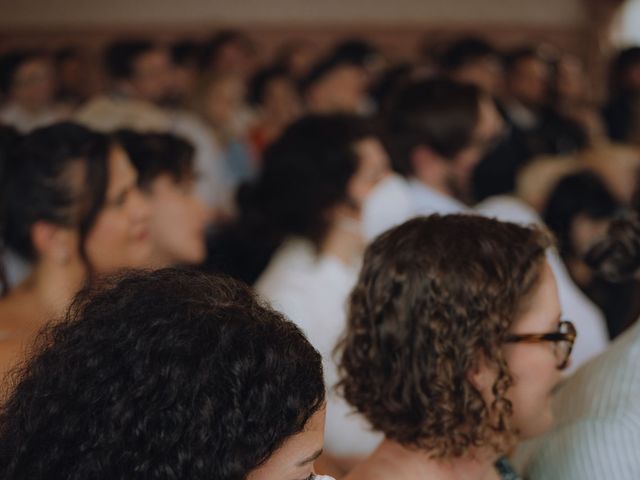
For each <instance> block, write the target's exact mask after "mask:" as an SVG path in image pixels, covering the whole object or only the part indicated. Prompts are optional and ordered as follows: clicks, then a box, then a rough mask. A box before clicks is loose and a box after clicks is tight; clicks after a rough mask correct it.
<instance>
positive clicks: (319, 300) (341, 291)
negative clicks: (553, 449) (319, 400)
mask: <svg viewBox="0 0 640 480" xmlns="http://www.w3.org/2000/svg"><path fill="white" fill-rule="evenodd" d="M357 274H358V265H354V266H353V267H352V268H349V267H347V266H346V265H344V264H343V263H342V262H341V261H340V260H338V259H337V258H333V257H329V256H324V257H318V256H317V255H316V252H315V249H314V247H313V245H312V244H311V243H310V242H308V241H306V240H302V239H299V238H296V239H290V240H288V241H287V242H286V243H285V244H284V245H283V246H282V247H281V248H280V249H279V250H278V251H277V252H276V255H275V256H274V257H273V258H272V260H271V262H270V263H269V266H268V267H267V269H266V271H265V272H264V273H263V274H262V276H261V277H260V278H259V279H258V281H257V283H256V290H257V291H258V292H259V293H260V294H261V295H262V296H264V297H265V298H266V299H267V300H269V301H270V302H271V303H272V304H273V306H274V308H276V309H277V310H279V311H281V312H282V313H284V314H285V315H286V316H287V317H288V318H289V319H291V320H292V321H293V322H294V323H296V324H297V325H298V326H299V327H300V328H301V329H302V330H303V331H304V333H305V334H306V336H307V338H308V339H309V341H310V342H311V344H312V345H313V346H314V347H315V348H316V349H318V351H319V352H320V353H321V355H322V359H323V366H324V374H325V382H326V384H327V423H326V429H325V448H326V449H327V450H328V451H329V452H331V453H333V454H337V455H368V454H369V453H371V452H372V451H373V450H374V449H375V448H376V447H377V445H378V443H379V442H380V441H381V440H382V435H381V434H376V433H373V432H370V431H369V427H368V424H367V422H366V421H365V420H364V418H362V417H360V416H358V415H356V414H351V407H349V406H348V404H347V403H346V402H345V401H344V400H343V399H342V398H341V397H338V396H337V395H336V393H335V392H334V391H333V387H334V385H335V384H336V382H337V380H338V372H337V367H336V364H335V362H334V360H333V357H332V355H333V349H334V347H335V346H336V343H337V341H338V339H339V338H340V335H341V334H342V332H343V330H344V328H345V322H346V302H347V298H348V296H349V293H350V292H351V289H352V288H353V286H354V285H355V283H356V280H357Z"/></svg>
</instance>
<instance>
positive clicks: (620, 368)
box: [517, 322, 640, 480]
mask: <svg viewBox="0 0 640 480" xmlns="http://www.w3.org/2000/svg"><path fill="white" fill-rule="evenodd" d="M639 366H640V322H637V323H636V325H635V326H634V327H632V328H631V329H630V330H629V331H628V332H626V333H624V334H623V335H622V336H620V337H619V338H617V339H616V341H615V342H614V343H613V344H612V345H611V348H610V349H609V350H607V351H606V352H605V353H604V354H602V355H601V356H599V357H598V358H596V359H594V360H592V361H591V362H589V363H587V364H586V365H585V366H584V367H582V368H581V369H580V370H579V371H578V372H577V373H576V374H575V375H574V376H573V377H571V378H570V379H569V380H567V381H566V383H565V384H564V385H562V387H561V388H560V390H559V391H558V393H557V394H556V397H555V399H554V405H553V407H554V414H555V418H556V422H557V426H556V427H555V428H554V429H553V430H552V431H551V432H549V433H547V434H546V435H544V436H543V437H541V438H539V439H537V440H535V441H533V442H529V443H528V444H525V445H524V446H523V447H522V448H521V449H520V450H519V451H518V455H517V457H518V458H517V461H518V463H520V464H525V465H526V472H527V475H528V476H527V478H530V479H531V480H547V479H556V478H557V479H562V480H605V479H611V480H638V479H640V401H639V400H640V368H638V367H639ZM527 459H528V461H527Z"/></svg>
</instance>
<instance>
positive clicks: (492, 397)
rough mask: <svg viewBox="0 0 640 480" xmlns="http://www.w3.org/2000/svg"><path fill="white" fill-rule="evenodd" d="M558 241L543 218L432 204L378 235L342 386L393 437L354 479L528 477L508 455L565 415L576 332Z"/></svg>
mask: <svg viewBox="0 0 640 480" xmlns="http://www.w3.org/2000/svg"><path fill="white" fill-rule="evenodd" d="M549 243H550V238H549V237H548V235H547V234H546V233H544V231H542V230H538V229H531V228H526V227H520V226H518V225H516V224H511V223H501V222H498V221H496V220H490V219H486V218H481V217H476V216H466V215H450V216H444V217H441V216H438V215H433V216H430V217H426V218H425V217H421V218H417V219H414V220H410V221H409V222H406V223H404V224H403V225H401V226H399V227H396V228H394V229H392V230H390V231H388V232H386V233H384V234H382V235H381V236H379V237H378V238H377V239H376V240H375V241H374V242H373V243H372V244H371V245H370V246H369V247H368V249H367V252H366V253H365V257H364V264H363V267H362V271H361V273H360V278H359V280H358V283H357V285H356V287H355V288H354V290H353V293H352V294H351V299H350V304H349V316H348V321H347V329H346V333H345V336H344V338H343V340H342V342H341V344H340V345H339V348H338V353H339V355H340V361H339V362H340V363H339V364H340V372H341V377H342V379H341V382H340V384H339V388H340V390H341V391H342V393H343V394H344V396H345V398H346V400H347V402H349V403H350V404H351V405H352V406H353V408H354V409H355V410H356V411H357V412H359V413H360V414H362V415H364V416H365V417H366V418H367V420H368V421H369V423H370V424H371V426H372V427H373V429H374V430H375V431H378V432H381V433H383V434H384V435H385V440H384V442H383V443H382V444H381V445H380V446H379V447H378V449H377V450H376V451H375V452H374V453H373V454H372V455H371V456H370V457H369V458H368V459H366V460H365V461H364V462H363V463H361V464H360V465H359V466H357V467H356V468H355V470H353V471H352V472H351V473H350V475H349V476H348V477H347V478H348V479H350V480H360V479H367V480H374V479H375V480H382V479H393V480H413V479H416V480H418V479H425V478H428V479H434V480H436V479H452V478H459V479H462V478H469V479H498V478H503V479H515V478H518V477H517V476H516V475H515V473H514V472H513V470H512V468H511V467H510V465H509V464H508V462H507V461H506V460H505V459H504V455H505V454H506V453H507V452H509V451H510V449H511V448H512V447H513V446H514V445H515V444H516V442H517V441H518V439H520V438H527V437H531V436H535V435H538V434H540V433H542V432H544V431H545V430H547V429H548V428H550V426H551V425H552V423H553V415H552V412H551V390H552V389H553V388H554V386H555V385H556V384H557V383H558V381H559V379H560V370H561V369H563V368H564V367H566V366H567V364H568V362H569V355H570V353H571V348H572V344H573V340H574V337H575V329H574V328H573V325H572V324H571V323H570V322H568V321H563V320H561V318H562V316H561V310H560V302H559V299H558V292H557V290H556V284H555V279H554V277H553V274H552V272H551V269H550V268H549V265H548V263H547V262H546V258H545V250H546V249H547V247H548V246H549ZM554 478H560V477H554Z"/></svg>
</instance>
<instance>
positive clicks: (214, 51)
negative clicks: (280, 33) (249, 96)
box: [200, 29, 257, 82]
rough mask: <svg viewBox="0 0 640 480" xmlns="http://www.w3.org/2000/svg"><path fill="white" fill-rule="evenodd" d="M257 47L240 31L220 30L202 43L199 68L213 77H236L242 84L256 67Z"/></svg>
mask: <svg viewBox="0 0 640 480" xmlns="http://www.w3.org/2000/svg"><path fill="white" fill-rule="evenodd" d="M256 60H257V45H256V43H255V42H254V41H253V39H252V38H251V37H250V36H249V35H247V33H245V32H243V31H242V30H233V29H227V30H220V31H218V32H216V33H214V34H213V36H212V37H211V38H209V40H207V41H206V42H204V44H203V45H202V47H201V52H200V68H201V69H202V71H204V72H206V73H210V74H213V75H217V74H221V73H224V74H231V75H238V76H239V77H241V78H242V80H243V82H244V81H246V80H247V79H248V78H249V77H250V76H251V75H252V74H253V73H254V70H255V67H256Z"/></svg>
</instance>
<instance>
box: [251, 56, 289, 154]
mask: <svg viewBox="0 0 640 480" xmlns="http://www.w3.org/2000/svg"><path fill="white" fill-rule="evenodd" d="M249 103H250V104H251V106H252V107H253V108H254V109H255V111H256V116H257V118H256V120H255V123H254V124H253V126H252V127H251V129H250V130H249V140H250V141H251V147H252V149H253V152H254V153H255V154H256V155H257V156H258V157H259V158H260V157H261V156H262V154H263V153H264V150H265V149H266V147H267V146H268V145H269V144H270V143H271V142H273V141H274V140H275V139H276V138H278V137H279V136H280V134H281V133H282V132H283V131H284V129H285V128H287V127H288V126H289V125H290V124H291V123H292V122H293V121H294V120H296V119H297V118H298V117H299V116H300V113H301V109H302V108H301V105H300V96H299V94H298V92H297V89H296V86H295V83H294V82H293V80H292V78H291V77H290V76H289V74H288V73H287V71H286V70H285V68H284V67H278V66H276V67H267V68H264V69H262V70H260V71H259V72H258V73H256V74H255V75H254V77H253V78H252V79H251V82H250V83H249Z"/></svg>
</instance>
